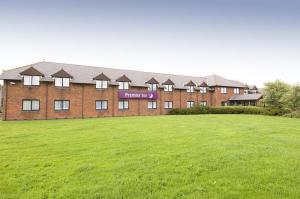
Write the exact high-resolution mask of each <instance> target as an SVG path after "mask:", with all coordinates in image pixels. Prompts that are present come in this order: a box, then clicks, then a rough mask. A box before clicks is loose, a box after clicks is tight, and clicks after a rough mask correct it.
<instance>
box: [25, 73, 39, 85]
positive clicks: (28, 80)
mask: <svg viewBox="0 0 300 199" xmlns="http://www.w3.org/2000/svg"><path fill="white" fill-rule="evenodd" d="M23 80H24V85H25V86H39V85H40V76H28V75H25V76H24V77H23Z"/></svg>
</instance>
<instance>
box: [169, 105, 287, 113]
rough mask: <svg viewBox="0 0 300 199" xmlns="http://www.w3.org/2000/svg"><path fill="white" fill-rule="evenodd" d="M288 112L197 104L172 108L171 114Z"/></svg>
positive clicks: (250, 107) (276, 109)
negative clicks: (191, 106)
mask: <svg viewBox="0 0 300 199" xmlns="http://www.w3.org/2000/svg"><path fill="white" fill-rule="evenodd" d="M286 113H287V112H286V111H284V110H282V109H278V108H265V107H252V106H226V107H205V106H195V107H193V108H184V109H178V108H177V109H172V110H170V112H169V114H171V115H191V114H256V115H284V114H286Z"/></svg>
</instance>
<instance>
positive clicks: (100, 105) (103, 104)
mask: <svg viewBox="0 0 300 199" xmlns="http://www.w3.org/2000/svg"><path fill="white" fill-rule="evenodd" d="M96 110H107V100H97V101H96Z"/></svg>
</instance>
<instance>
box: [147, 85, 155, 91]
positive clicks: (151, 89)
mask: <svg viewBox="0 0 300 199" xmlns="http://www.w3.org/2000/svg"><path fill="white" fill-rule="evenodd" d="M148 90H149V91H156V90H157V84H148Z"/></svg>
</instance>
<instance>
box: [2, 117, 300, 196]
mask: <svg viewBox="0 0 300 199" xmlns="http://www.w3.org/2000/svg"><path fill="white" fill-rule="evenodd" d="M0 198H5V199H9V198H62V199H66V198H108V199H113V198H128V199H133V198H239V199H240V198H262V199H265V198H300V120H299V119H290V118H283V117H268V116H255V115H199V116H154V117H121V118H99V119H85V120H52V121H22V122H0Z"/></svg>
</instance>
